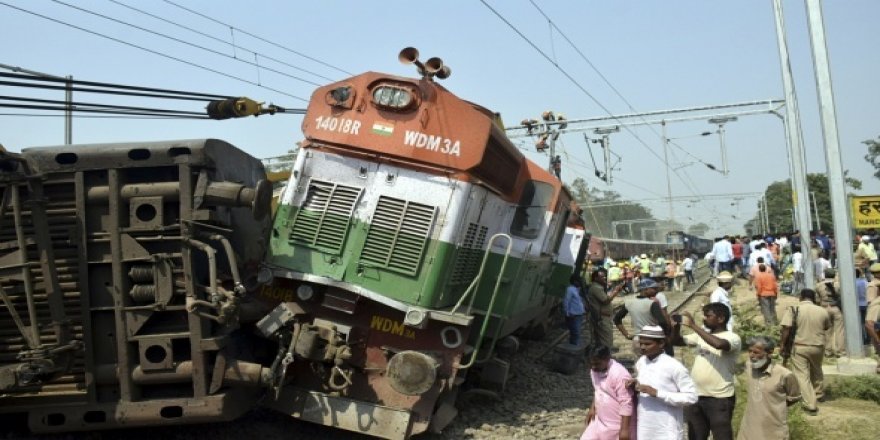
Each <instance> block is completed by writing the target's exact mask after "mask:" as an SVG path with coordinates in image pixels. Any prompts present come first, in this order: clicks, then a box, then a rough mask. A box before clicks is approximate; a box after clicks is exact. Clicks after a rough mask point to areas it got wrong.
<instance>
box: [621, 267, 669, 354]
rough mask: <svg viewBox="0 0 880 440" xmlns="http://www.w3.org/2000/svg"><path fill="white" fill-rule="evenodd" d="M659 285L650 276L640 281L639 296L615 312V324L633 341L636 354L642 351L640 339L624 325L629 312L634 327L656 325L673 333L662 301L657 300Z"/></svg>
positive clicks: (667, 332)
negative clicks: (664, 312)
mask: <svg viewBox="0 0 880 440" xmlns="http://www.w3.org/2000/svg"><path fill="white" fill-rule="evenodd" d="M658 287H659V286H658V284H657V282H656V281H654V280H652V279H650V278H648V279H645V280H642V281H641V282H639V294H638V296H636V297H634V298H630V299H628V300H627V301H626V302H625V303H624V304H623V307H621V308H619V309H618V310H617V313H615V314H614V319H613V321H614V325H615V326H617V329H618V330H620V333H621V334H622V335H623V337H625V338H626V339H627V340H631V341H633V353H635V354H636V355H639V354H640V353H641V350H640V349H639V345H638V343H639V341H638V339H634V338H633V337H632V335H631V334H630V333H629V332H628V331H627V330H626V327H624V325H623V318H625V317H626V315H627V314H629V315H630V320H631V322H632V328H633V329H641V328H642V327H645V326H648V325H656V326H659V327H660V328H662V329H663V331H665V332H666V334H671V329H670V327H669V323H668V321H667V320H666V316H665V315H664V314H663V309H662V308H661V307H660V303H659V302H658V301H656V300H655V299H656V296H657V291H658ZM637 331H638V330H637ZM664 346H665V344H664ZM670 352H671V350H670Z"/></svg>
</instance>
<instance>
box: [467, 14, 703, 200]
mask: <svg viewBox="0 0 880 440" xmlns="http://www.w3.org/2000/svg"><path fill="white" fill-rule="evenodd" d="M480 3H482V4H483V5H484V6H485V7H486V8H487V9H489V10H490V11H491V12H492V13H493V14H495V16H496V17H498V18H499V19H500V20H501V21H503V22H504V23H505V24H506V25H507V26H508V27H510V28H511V29H512V30H513V31H514V32H515V33H516V34H517V35H519V36H520V38H522V39H523V40H524V41H525V42H526V43H528V44H529V45H530V46H531V47H532V48H533V49H535V51H537V52H538V53H539V54H540V55H541V56H542V57H544V59H546V60H547V61H548V62H549V63H550V64H553V66H554V67H556V69H557V70H559V72H560V73H562V74H563V75H564V76H565V77H566V78H567V79H568V80H569V81H570V82H571V83H572V84H574V85H575V87H577V88H578V89H579V90H580V91H581V92H582V93H583V94H584V95H586V96H587V97H588V98H590V99H591V100H592V101H593V102H594V103H595V104H596V105H598V106H599V107H600V108H601V109H602V110H603V111H605V112H606V113H607V114H608V115H609V116H611V117H613V118H615V119H617V118H616V117H615V116H614V114H613V113H612V112H611V110H609V109H608V107H606V106H605V105H604V104H602V102H600V101H599V100H598V99H597V98H596V97H595V96H593V94H591V93H590V92H589V91H588V90H587V89H586V88H585V87H584V86H583V85H581V83H580V82H578V80H577V79H575V78H574V77H573V76H572V75H571V74H570V73H568V71H566V70H565V69H563V68H562V67H561V66H560V65H559V63H557V62H556V61H554V60H553V59H552V58H551V57H550V56H548V55H547V53H546V52H544V51H543V50H541V48H539V47H538V46H537V45H536V44H535V43H534V42H533V41H532V40H531V39H529V38H528V37H527V36H526V35H525V34H523V33H522V31H520V30H519V29H518V28H517V27H516V26H514V25H513V23H511V22H510V21H509V20H507V19H506V18H505V17H504V16H503V15H501V13H500V12H498V11H497V10H496V9H495V8H493V7H492V6H491V5H489V4H488V3H487V2H486V0H480ZM618 122H621V121H619V120H618ZM621 127H623V128H624V129H625V130H626V131H627V132H629V133H630V135H632V136H633V137H634V138H636V140H638V141H639V143H640V144H642V145H643V146H644V147H645V149H647V150H648V152H650V153H651V154H652V155H653V156H654V157H656V158H657V159H658V160H661V161H662V160H663V158H661V157H660V155H659V154H657V152H656V151H654V150H652V149H651V147H650V146H648V144H647V143H646V142H645V141H644V140H643V139H642V138H641V137H640V136H639V135H638V134H636V132H635V131H633V130H632V129H631V128H629V127H628V126H626V125H621ZM667 166H668V164H667ZM672 172H673V174H675V176H676V177H677V178H678V179H679V180H680V181H682V183H684V184H685V185H686V186H687V182H685V181H684V179H683V178H682V177H681V175H679V173H678V172H677V171H675V170H672ZM688 189H689V190H690V188H688ZM695 195H696V193H695Z"/></svg>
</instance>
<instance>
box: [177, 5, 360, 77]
mask: <svg viewBox="0 0 880 440" xmlns="http://www.w3.org/2000/svg"><path fill="white" fill-rule="evenodd" d="M164 1H165V3H168V4H169V5H171V6H174V7H177V8H180V9H183V10H184V11H186V12H189V13H190V14H194V15H198V16H199V17H202V18H204V19H206V20H210V21H213V22H214V23H217V24H219V25H222V26H226V27H228V28H229V29H230V31H232V30H234V31H238V32H239V33H242V34H245V35H247V36H249V37H251V38H255V39H257V40H260V41H262V42H264V43H267V44H271V45H272V46H275V47H277V48H279V49H282V50H285V51H287V52H290V53H293V54H296V55H299V56H301V57H303V58H305V59H307V60H311V61H314V62H316V63H318V64H320V65H322V66H325V67H329V68H331V69H334V70H338V71H339V72H342V73H344V74H346V75H349V76H354V74H353V73H351V72H349V71H347V70H343V69H340V68H339V67H336V66H334V65H332V64H329V63H326V62H324V61H321V60H319V59H317V58H313V57H310V56H308V55H306V54H304V53H302V52H297V51H295V50H293V49H291V48H289V47H287V46H283V45H281V44H278V43H276V42H274V41H270V40H268V39H266V38H263V37H261V36H259V35H254V34H252V33H250V32H247V31H245V30H243V29H240V28H237V27H235V26H233V25H231V24H228V23H224V22H222V21H220V20H217V19H216V18H213V17H209V16H208V15H205V14H203V13H201V12H198V11H194V10H192V9H189V8H187V7H186V6H182V5H180V4H177V3H175V2H173V1H171V0H164Z"/></svg>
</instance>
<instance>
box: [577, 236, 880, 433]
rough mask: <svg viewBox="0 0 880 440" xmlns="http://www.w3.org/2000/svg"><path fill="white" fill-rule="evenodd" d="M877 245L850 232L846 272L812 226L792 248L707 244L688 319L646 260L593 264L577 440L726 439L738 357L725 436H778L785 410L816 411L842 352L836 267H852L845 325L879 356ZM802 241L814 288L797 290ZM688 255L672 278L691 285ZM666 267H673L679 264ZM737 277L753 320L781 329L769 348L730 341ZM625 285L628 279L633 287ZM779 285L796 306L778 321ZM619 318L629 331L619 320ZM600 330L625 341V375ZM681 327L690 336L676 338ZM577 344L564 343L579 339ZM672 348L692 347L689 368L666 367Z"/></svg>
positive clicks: (789, 239) (755, 241) (672, 361)
mask: <svg viewBox="0 0 880 440" xmlns="http://www.w3.org/2000/svg"><path fill="white" fill-rule="evenodd" d="M878 239H880V236H878V235H877V234H874V233H873V231H868V232H867V233H864V234H861V235H860V236H858V237H857V241H858V245H857V247H856V248H855V251H856V254H857V257H856V267H853V268H848V269H847V268H841V267H836V268H835V258H834V251H835V244H834V241H833V238H832V237H829V236H827V235H825V234H824V233H823V232H822V231H819V232H817V233H816V234H814V235H812V236H811V239H810V240H809V241H807V240H803V241H802V240H801V239H800V237H799V234H797V233H795V234H789V235H784V236H780V237H778V238H777V237H759V236H756V237H751V238H750V239H744V238H743V237H723V238H719V239H718V240H716V243H715V246H714V247H713V250H712V252H710V254H711V255H707V256H706V258H705V260H706V262H707V263H708V264H709V267H710V269H711V270H712V271H713V274H714V276H715V280H716V281H717V287H716V288H715V289H714V290H713V291H712V292H711V293H710V294H709V295H708V302H707V303H706V304H705V305H704V306H703V307H702V314H703V319H702V320H701V322H700V323H698V322H697V319H695V318H694V317H693V316H692V315H691V314H690V313H687V312H683V313H681V314H670V312H669V310H668V304H669V303H668V300H667V298H666V295H665V294H664V291H666V292H669V291H670V290H672V289H673V288H674V287H675V283H674V282H673V283H667V282H666V281H667V279H668V277H667V276H666V272H663V273H662V274H661V273H659V271H657V270H656V267H657V266H658V263H657V259H656V258H655V259H653V260H652V259H651V258H648V256H647V255H641V256H639V257H638V259H637V262H636V264H630V263H628V262H625V263H622V264H620V263H613V264H611V265H609V266H608V267H607V269H606V268H605V267H601V266H600V267H598V268H596V269H594V270H593V271H592V276H591V277H590V278H591V279H590V282H589V285H588V286H584V288H583V290H582V292H583V293H584V294H585V297H586V301H585V303H586V304H585V305H584V304H582V306H583V308H584V312H583V315H584V316H585V317H587V318H586V319H587V322H588V324H590V325H588V326H587V328H588V329H591V330H590V331H592V332H593V337H592V339H591V341H592V343H591V344H590V350H589V359H590V377H591V381H592V384H593V389H594V399H593V403H592V404H591V406H590V408H589V410H588V412H587V416H586V419H585V425H586V426H585V430H584V433H583V435H582V437H581V439H582V440H604V439H635V438H642V439H682V438H684V436H685V433H687V438H688V439H690V440H704V439H708V438H709V436H710V435H711V437H712V438H713V439H715V440H724V439H733V438H734V430H733V426H732V424H733V411H734V407H735V404H736V398H737V396H736V394H735V392H734V389H735V387H734V384H735V381H736V378H735V377H736V364H737V360H738V359H739V357H740V353H741V352H742V351H743V350H745V351H746V353H747V356H746V373H745V375H744V376H745V382H746V383H745V384H746V390H747V396H745V397H746V399H747V403H746V405H745V412H744V413H743V417H742V420H741V422H740V425H739V429H738V434H737V435H736V438H737V439H739V440H749V439H771V438H772V439H787V438H789V432H788V424H787V414H788V408H789V407H790V406H792V405H794V404H796V403H798V402H801V404H802V407H803V410H804V412H805V413H806V414H808V415H815V414H817V412H818V410H819V403H820V402H822V401H823V399H824V387H823V374H822V363H823V361H824V358H825V357H829V356H830V357H836V356H844V355H845V354H846V346H845V344H844V333H843V328H844V325H843V322H844V319H847V317H845V316H844V315H843V314H842V312H841V308H840V294H839V292H840V287H839V276H838V275H839V271H841V270H853V271H854V273H855V274H856V278H857V285H856V290H857V296H858V301H859V307H860V313H861V316H859V317H856V318H849V319H859V321H860V322H863V323H864V330H865V331H864V334H863V336H864V342H865V343H870V344H872V345H874V348H875V350H877V353H878V354H880V334H878V332H880V262H878V261H877V251H876V248H875V242H876V241H877V240H878ZM808 244H810V252H811V254H810V257H812V261H813V262H814V263H813V264H814V265H815V266H814V267H815V268H816V269H817V270H816V280H815V281H816V288H815V289H808V288H805V287H804V285H805V283H804V278H803V264H804V261H805V259H804V257H803V253H802V251H801V246H802V245H808ZM661 259H662V257H661ZM689 259H690V260H691V261H690V265H689V268H690V269H689V270H690V272H691V274H690V275H685V276H684V278H685V280H684V282H688V281H689V282H691V283H693V282H694V280H693V278H692V276H693V269H694V266H695V259H694V258H689ZM666 263H667V261H661V263H660V264H664V265H665V264H666ZM672 264H673V265H675V266H678V267H680V268H682V269H683V268H684V260H682V262H681V263H680V264H678V262H673V263H672ZM630 268H632V269H633V270H634V272H636V273H634V274H633V276H632V278H628V277H627V275H626V273H627V271H628V270H629V269H630ZM615 269H619V270H615ZM682 272H684V270H682ZM673 278H675V277H673ZM737 278H741V279H743V280H744V281H740V282H739V283H740V286H741V288H740V289H739V290H738V294H740V295H742V293H743V291H744V289H743V288H744V287H747V289H748V290H747V291H748V292H751V293H752V294H754V295H755V304H756V306H757V307H759V308H760V310H761V315H762V317H763V320H764V325H765V326H766V327H768V328H770V327H777V326H778V327H779V328H780V329H781V335H780V338H779V340H778V341H777V340H775V339H774V338H772V337H771V336H769V335H761V336H756V337H752V338H748V339H747V340H745V341H743V340H741V338H740V336H739V335H737V333H736V330H735V327H734V320H735V319H736V317H735V316H734V309H733V307H732V304H731V296H732V295H733V286H734V285H735V283H736V279H737ZM633 280H637V281H635V285H633ZM572 282H573V285H576V283H577V282H579V280H578V279H577V277H573V279H572ZM783 284H788V288H787V289H785V291H790V292H795V293H797V295H798V300H799V302H797V304H796V305H793V306H790V307H784V308H780V310H779V314H780V315H781V316H782V318H781V319H778V317H777V297H778V296H779V295H780V293H781V292H783V289H782V288H781V285H783ZM629 290H632V291H635V292H636V293H637V294H636V295H635V296H632V297H627V298H626V299H625V300H624V301H623V302H622V305H620V306H619V307H618V308H617V309H616V310H613V309H612V306H611V302H612V300H613V299H614V298H615V297H617V296H618V295H620V294H621V292H627V291H629ZM572 292H573V293H575V294H576V293H577V290H573V291H572ZM594 310H595V312H593V311H594ZM627 317H628V318H629V321H630V325H629V326H626V325H624V320H625V319H626V318H627ZM612 323H613V325H615V326H616V327H617V329H618V330H619V331H620V332H621V334H622V335H623V337H624V338H626V340H628V341H631V349H632V350H633V353H634V354H635V355H636V357H637V361H636V362H635V365H634V371H630V370H627V368H625V367H624V366H623V365H622V364H621V363H619V362H617V361H616V360H615V359H614V356H613V353H614V352H615V351H616V349H617V348H620V349H626V347H614V345H613V342H612V332H613V330H612V327H611V326H612ZM683 328H687V329H689V330H690V333H688V334H683V333H682V329H683ZM629 329H632V330H629ZM579 338H580V335H579V336H578V339H577V340H570V342H573V343H580V339H579ZM673 346H687V347H691V348H692V349H693V353H694V362H693V365H692V366H691V368H690V370H688V369H687V368H686V367H685V366H684V365H683V364H682V363H681V362H679V361H678V360H676V358H675V357H674V350H673ZM777 359H778V360H779V361H777ZM877 372H878V373H880V365H878V367H877Z"/></svg>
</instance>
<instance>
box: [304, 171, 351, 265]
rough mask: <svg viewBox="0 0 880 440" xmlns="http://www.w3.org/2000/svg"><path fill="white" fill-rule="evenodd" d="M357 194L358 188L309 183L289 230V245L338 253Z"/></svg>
mask: <svg viewBox="0 0 880 440" xmlns="http://www.w3.org/2000/svg"><path fill="white" fill-rule="evenodd" d="M361 191H362V189H361V188H357V187H353V186H346V185H339V184H335V183H330V182H323V181H320V180H312V181H311V182H309V189H308V192H307V193H306V199H305V201H304V202H303V205H302V208H300V210H299V211H298V212H297V214H296V218H295V219H294V221H293V226H292V227H291V232H290V241H291V243H293V244H304V245H307V246H310V247H314V248H316V249H319V250H322V251H327V252H331V253H335V254H339V253H341V252H342V245H343V243H345V236H346V234H347V232H348V225H349V223H350V222H351V215H352V212H353V211H354V206H355V204H356V203H357V201H358V198H360V195H361Z"/></svg>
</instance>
